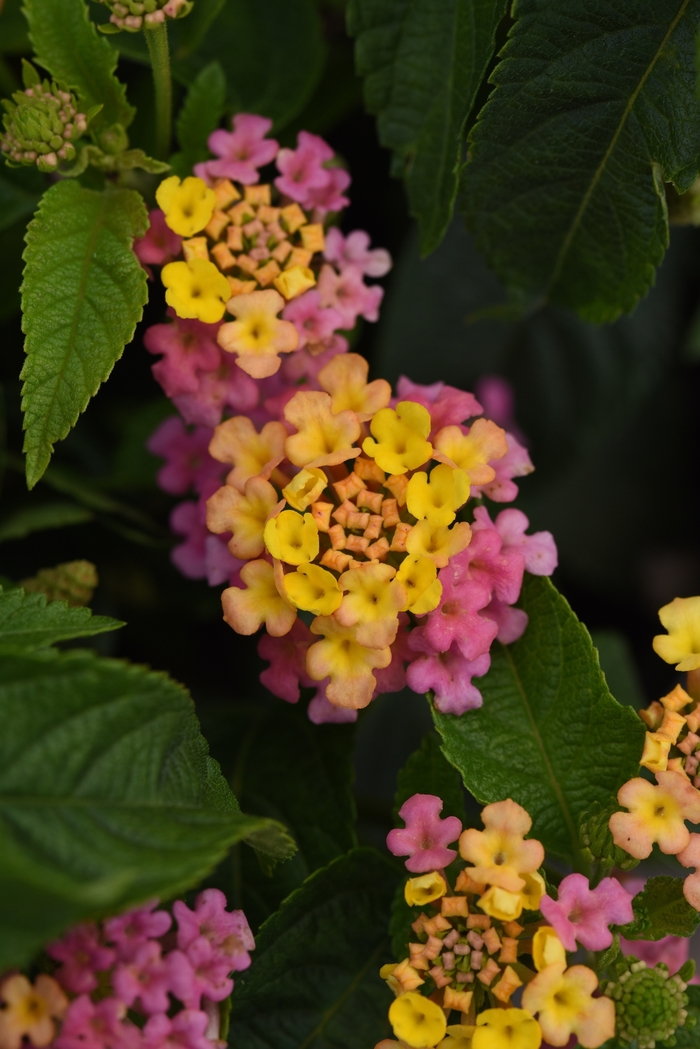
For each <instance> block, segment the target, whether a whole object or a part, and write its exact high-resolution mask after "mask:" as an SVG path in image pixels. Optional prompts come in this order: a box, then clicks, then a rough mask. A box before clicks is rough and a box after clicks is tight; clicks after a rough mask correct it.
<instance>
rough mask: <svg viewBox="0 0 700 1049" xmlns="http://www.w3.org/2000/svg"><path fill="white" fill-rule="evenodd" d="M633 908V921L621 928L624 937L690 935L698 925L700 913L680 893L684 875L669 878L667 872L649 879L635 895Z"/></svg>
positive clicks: (653, 938)
mask: <svg viewBox="0 0 700 1049" xmlns="http://www.w3.org/2000/svg"><path fill="white" fill-rule="evenodd" d="M632 907H633V909H634V913H635V916H636V917H635V920H634V921H633V922H631V924H630V925H625V926H623V927H622V928H621V929H620V932H621V933H622V935H623V936H624V937H625V939H626V940H661V939H663V937H664V936H692V934H693V933H694V932H695V930H696V929H697V927H698V924H700V914H698V912H697V911H696V910H695V908H694V907H691V905H690V904H689V903H688V901H687V900H686V898H685V896H684V895H683V878H671V877H670V876H669V875H668V874H662V875H660V876H659V877H657V878H649V880H648V881H647V883H646V885H645V886H644V888H643V889H642V891H641V892H640V893H638V894H637V896H635V897H634V900H633V901H632ZM632 953H634V952H632Z"/></svg>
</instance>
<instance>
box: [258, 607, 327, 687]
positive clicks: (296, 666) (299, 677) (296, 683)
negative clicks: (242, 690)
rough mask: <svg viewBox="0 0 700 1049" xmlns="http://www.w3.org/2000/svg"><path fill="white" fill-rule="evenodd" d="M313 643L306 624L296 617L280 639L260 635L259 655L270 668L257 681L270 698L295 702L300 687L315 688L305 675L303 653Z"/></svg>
mask: <svg viewBox="0 0 700 1049" xmlns="http://www.w3.org/2000/svg"><path fill="white" fill-rule="evenodd" d="M315 640H316V639H315V638H314V636H313V634H312V633H311V631H310V630H309V628H308V627H307V625H306V623H305V622H304V621H303V620H302V619H298V618H297V619H296V620H295V621H294V626H293V627H292V629H291V630H290V631H289V632H288V633H287V634H285V635H284V636H283V637H272V635H271V634H263V635H262V636H261V638H260V640H259V641H258V655H259V656H260V658H261V659H266V660H268V662H269V664H270V666H269V667H268V668H267V670H263V672H262V673H261V675H260V681H261V682H262V684H263V685H264V686H265V688H267V689H269V690H270V692H272V694H273V696H278V697H279V699H284V700H286V702H287V703H298V702H299V696H300V695H301V692H300V688H312V687H314V686H315V685H316V682H315V681H313V680H312V679H311V678H310V677H309V676H308V674H307V673H306V653H307V651H308V649H309V646H310V645H311V643H312V642H313V641H315Z"/></svg>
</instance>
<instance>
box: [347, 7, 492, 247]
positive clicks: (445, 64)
mask: <svg viewBox="0 0 700 1049" xmlns="http://www.w3.org/2000/svg"><path fill="white" fill-rule="evenodd" d="M506 8H507V2H506V0H486V2H484V0H434V2H433V3H431V4H425V3H423V2H421V0H381V2H379V3H378V2H377V0H351V3H350V5H349V8H348V28H349V31H350V33H352V34H353V35H354V36H355V37H357V48H356V56H357V71H358V73H360V75H361V76H364V77H365V103H366V105H367V109H368V110H369V111H370V113H375V114H377V116H378V117H379V119H378V122H377V123H378V130H379V140H380V142H381V143H382V145H383V146H387V147H388V148H389V149H393V150H394V153H395V158H396V163H397V166H400V168H399V169H400V170H401V169H405V172H406V188H407V190H408V199H409V203H410V208H411V214H412V215H414V216H415V217H416V218H417V219H418V225H419V228H420V238H421V251H422V253H423V254H427V253H428V252H429V251H432V250H433V248H435V247H437V245H438V244H439V243H440V241H441V240H442V238H443V236H444V234H445V230H446V229H447V225H448V223H449V221H450V218H451V216H452V209H453V206H454V201H455V196H456V193H457V180H458V176H459V170H460V166H461V163H462V160H463V154H464V125H465V123H466V120H467V117H468V116H469V113H470V112H471V109H472V106H473V105H474V99H475V98H476V93H477V91H478V90H479V87H480V85H481V82H482V80H483V78H484V74H485V73H486V69H487V67H488V64H489V62H490V61H491V57H492V55H493V48H494V37H495V33H496V28H497V26H498V24H499V22H500V21H501V19H502V18H503V16H504V14H505V12H506Z"/></svg>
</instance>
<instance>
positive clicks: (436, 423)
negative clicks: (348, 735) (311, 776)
mask: <svg viewBox="0 0 700 1049" xmlns="http://www.w3.org/2000/svg"><path fill="white" fill-rule="evenodd" d="M269 127H270V122H269V121H267V120H265V119H264V118H262V117H254V116H249V115H245V114H242V115H238V116H237V117H235V118H234V122H233V131H232V132H227V131H223V130H222V131H216V132H214V134H213V135H212V136H211V138H210V140H209V144H210V148H211V149H212V151H213V152H214V153H216V154H217V155H218V158H219V159H216V160H210V161H206V162H204V163H203V164H201V165H198V166H197V168H196V169H195V171H196V174H195V176H193V177H190V178H187V179H185V180H184V181H183V182H180V180H179V179H178V178H176V177H172V178H169V179H166V180H165V181H164V182H163V183H161V185H160V187H159V189H158V192H157V200H158V202H159V204H160V206H161V209H162V211H161V212H155V213H153V214H152V216H151V220H152V224H151V230H150V231H149V234H148V235H147V236H146V238H144V239H143V240H142V241H141V242H140V243H139V244H138V245H137V251H138V254H139V257H140V258H141V260H142V262H143V263H144V264H147V265H152V264H164V265H163V270H162V274H161V276H162V280H163V283H164V284H165V286H166V289H167V292H166V300H167V302H168V304H169V306H170V310H171V317H172V322H171V323H168V324H161V325H155V326H154V327H152V328H150V329H149V331H148V332H147V333H146V337H145V343H146V346H147V348H148V349H149V350H151V351H152V352H156V353H162V354H163V355H164V356H163V358H162V360H160V361H159V362H158V363H157V364H156V365H154V368H153V371H154V374H155V376H156V378H157V379H158V380H159V382H160V383H161V385H162V386H163V388H164V390H165V392H166V393H167V394H168V396H170V397H171V398H172V400H173V402H174V404H175V405H176V407H177V408H178V409H179V411H180V413H181V415H182V420H180V419H176V418H174V419H168V420H166V421H165V423H163V424H162V425H161V427H160V428H159V429H158V430H157V431H156V433H155V434H154V435H153V437H152V438H151V440H150V442H149V447H150V449H151V450H152V451H153V452H155V453H156V454H159V455H161V456H163V458H165V459H166V465H165V466H164V467H163V469H162V470H161V473H160V475H159V480H160V483H161V485H162V487H164V488H165V489H166V490H168V491H171V492H173V493H176V494H180V493H181V494H185V493H186V492H187V491H188V490H189V489H190V488H194V490H195V492H196V494H197V496H198V500H197V502H192V501H188V502H185V503H182V504H180V505H179V506H177V507H176V508H175V510H174V512H173V516H172V518H171V525H172V527H173V530H174V531H176V532H178V533H180V534H182V535H184V536H185V537H186V538H185V541H184V542H183V543H181V544H180V545H179V546H178V547H177V548H176V549H175V551H174V554H173V556H174V560H175V561H176V564H178V566H179V567H180V568H181V569H182V570H183V571H184V572H185V573H186V574H188V575H191V576H195V577H196V576H203V575H205V574H206V575H207V577H208V579H209V582H210V583H211V584H212V585H217V584H220V583H222V582H224V581H228V582H229V584H230V585H229V587H228V589H226V590H225V591H224V594H223V597H222V602H223V607H224V618H225V619H226V621H227V622H228V623H229V624H230V625H231V626H232V627H233V629H234V630H236V631H237V632H238V633H240V634H254V633H256V632H257V631H258V630H259V629H260V628H261V626H263V625H264V626H265V627H266V631H267V636H264V637H263V638H262V639H261V642H260V648H259V651H260V654H261V655H262V656H263V658H265V659H267V660H268V661H269V662H270V664H271V665H270V667H269V669H268V670H266V671H264V673H263V675H262V680H263V682H264V684H265V685H266V686H267V687H268V688H269V689H270V690H271V691H272V692H274V693H275V694H276V695H278V696H280V697H281V698H283V699H285V700H287V701H289V702H295V701H297V700H298V699H299V696H300V687H312V686H316V688H317V692H316V695H315V696H314V698H313V699H312V701H311V705H310V707H309V716H310V717H311V718H312V720H315V721H328V720H336V721H339V720H354V719H355V718H356V717H357V713H356V712H357V710H358V709H359V708H361V707H364V706H366V705H367V704H368V703H369V702H370V701H371V700H372V699H373V698H374V697H375V696H376V695H377V694H379V693H381V692H388V691H398V690H399V689H401V688H403V687H404V686H405V685H406V683H408V684H409V685H410V687H411V688H413V689H414V690H416V691H420V692H425V691H428V690H432V691H433V692H434V695H435V703H436V705H437V706H438V708H439V709H441V710H443V711H447V712H451V713H456V714H459V713H462V712H464V711H465V710H468V709H470V708H472V707H475V706H478V705H479V704H480V703H481V695H480V693H479V691H478V689H477V688H476V687H475V686H474V685H473V684H472V678H473V677H479V676H481V675H483V674H484V673H486V671H487V670H488V667H489V663H490V656H489V650H490V646H491V644H492V642H493V641H494V640H495V639H496V638H497V637H498V638H499V640H501V641H503V642H505V643H508V642H510V641H513V640H515V639H516V638H518V637H519V636H520V635H521V634H522V632H523V631H524V629H525V625H526V622H527V619H526V616H525V614H524V613H523V612H522V611H521V610H519V609H516V608H514V607H513V606H514V604H515V602H516V601H517V599H518V596H519V594H520V589H521V585H522V578H523V573H524V571H525V569H527V570H529V571H531V572H535V573H538V574H550V573H551V572H552V571H553V569H554V567H555V565H556V550H555V547H554V542H553V540H552V537H551V536H550V535H549V533H538V534H536V535H534V536H528V535H527V534H526V530H527V528H528V521H527V518H526V517H525V515H524V514H522V513H521V512H520V511H518V510H515V509H508V510H504V511H503V512H501V513H500V514H498V516H497V517H496V519H495V520H492V519H491V517H490V515H489V512H488V510H487V508H486V506H484V505H478V506H475V509H474V510H473V513H472V512H471V507H470V509H469V511H467V509H466V504H467V501H468V500H469V498H470V496H471V498H472V500H473V502H472V504H471V505H472V506H474V505H475V501H476V500H481V497H482V496H483V495H487V496H489V497H490V498H491V499H492V500H493V501H495V502H507V501H510V500H511V499H513V498H514V497H515V495H516V494H517V486H516V484H515V483H514V481H513V478H514V477H518V476H522V475H524V474H526V473H529V472H530V471H531V470H532V463H531V462H530V459H529V456H528V454H527V451H526V449H525V448H524V447H523V446H522V445H521V444H520V443H519V442H518V441H517V440H516V438H515V437H514V436H513V435H512V434H511V433H507V432H506V431H505V430H504V429H502V428H501V427H499V426H497V425H496V424H495V423H494V422H493V421H491V420H488V419H485V418H483V417H481V416H482V407H481V405H480V404H479V403H478V401H477V400H476V398H475V397H474V396H473V395H472V394H470V393H466V392H463V391H461V390H458V389H456V388H454V387H450V386H447V385H445V384H443V383H435V384H434V385H432V386H419V385H417V384H414V383H412V382H411V381H410V380H408V379H406V378H402V379H401V380H399V383H398V387H397V391H396V396H394V395H393V392H392V389H391V387H390V385H389V383H388V382H386V381H385V380H383V379H375V380H374V381H369V366H368V363H367V361H366V360H365V359H364V358H363V357H361V356H360V355H358V354H355V353H350V352H348V343H347V340H346V339H345V338H344V336H343V335H341V334H339V332H340V331H347V330H349V329H351V328H353V327H354V326H355V324H356V322H357V320H358V318H359V317H364V318H365V319H366V320H370V321H371V320H376V319H377V316H378V308H379V303H380V301H381V298H382V294H383V292H382V289H381V288H380V287H378V286H377V285H367V284H366V283H365V277H378V276H382V275H383V274H384V273H386V272H387V270H388V269H389V266H390V258H389V256H388V253H387V252H385V251H383V250H381V249H371V248H370V247H369V237H368V236H367V234H366V233H364V232H362V231H355V232H354V233H351V234H349V236H347V237H345V236H344V235H343V234H342V233H341V232H340V231H339V230H338V229H337V228H336V227H335V226H332V225H330V221H331V219H332V217H333V214H334V212H336V211H337V210H338V209H340V208H341V207H343V206H344V205H345V204H347V202H348V201H347V198H346V197H344V196H343V193H344V191H345V190H346V189H347V187H348V185H349V181H350V178H349V176H348V175H347V173H346V172H344V171H343V169H342V168H340V167H337V166H335V163H336V162H335V158H334V156H333V152H332V150H331V149H330V147H329V146H328V145H327V144H326V143H325V142H323V140H321V139H319V138H317V137H316V136H314V135H310V134H307V133H305V132H302V133H300V135H299V139H298V146H297V149H296V150H289V149H282V150H280V149H279V148H278V146H277V143H275V142H274V141H272V140H270V139H268V138H266V137H265V136H266V134H267V131H268V130H269ZM273 160H274V161H275V163H276V165H277V170H278V171H279V172H280V174H279V175H278V177H276V178H274V179H273V181H272V183H260V182H259V172H258V168H259V167H261V166H264V165H267V164H269V163H271V162H272V161H273ZM180 254H182V255H183V256H184V257H183V258H182V259H180V258H179V256H180ZM225 314H228V315H229V316H230V317H232V318H235V319H233V320H226V319H224V318H225ZM281 355H282V356H281ZM225 416H228V417H225ZM467 423H468V424H469V425H467ZM188 426H189V427H190V428H188ZM222 464H223V465H225V466H226V467H227V470H228V472H227V473H226V475H225V478H224V473H223V468H222ZM224 479H225V483H222V481H224ZM467 514H469V517H470V518H471V519H470V520H467V519H466V517H467ZM458 518H459V519H458ZM407 664H408V666H407Z"/></svg>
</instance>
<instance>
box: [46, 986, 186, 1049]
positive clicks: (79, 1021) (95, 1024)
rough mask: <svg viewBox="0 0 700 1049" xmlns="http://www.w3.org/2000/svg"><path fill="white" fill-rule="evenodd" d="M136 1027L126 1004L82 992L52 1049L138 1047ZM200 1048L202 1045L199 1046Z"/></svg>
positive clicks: (70, 1010) (128, 1048)
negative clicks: (93, 996) (94, 999)
mask: <svg viewBox="0 0 700 1049" xmlns="http://www.w3.org/2000/svg"><path fill="white" fill-rule="evenodd" d="M140 1042H141V1035H140V1032H139V1029H138V1027H136V1026H135V1024H133V1023H131V1021H130V1020H128V1019H126V1006H125V1005H124V1003H123V1002H120V1001H119V1000H118V999H116V998H103V999H102V1000H101V1001H99V1002H97V1003H95V1002H93V1001H92V999H91V998H90V996H89V995H87V994H81V995H80V997H79V998H75V999H74V1001H72V1002H71V1003H70V1005H69V1006H68V1010H67V1012H66V1015H65V1016H64V1018H63V1023H62V1025H61V1033H60V1034H59V1036H58V1037H57V1038H56V1040H55V1041H54V1042H53V1046H54V1049H138V1046H139V1045H140ZM202 1049H203V1047H202Z"/></svg>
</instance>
